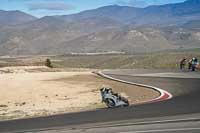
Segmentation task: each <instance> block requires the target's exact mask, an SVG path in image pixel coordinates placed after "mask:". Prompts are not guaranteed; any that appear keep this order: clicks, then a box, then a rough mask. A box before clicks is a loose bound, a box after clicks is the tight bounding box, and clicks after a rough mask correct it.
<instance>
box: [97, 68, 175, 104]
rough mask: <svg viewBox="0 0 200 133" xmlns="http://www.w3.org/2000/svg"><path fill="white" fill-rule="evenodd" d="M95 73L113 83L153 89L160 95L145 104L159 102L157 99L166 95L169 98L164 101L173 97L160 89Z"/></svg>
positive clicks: (100, 72)
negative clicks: (113, 81) (117, 82)
mask: <svg viewBox="0 0 200 133" xmlns="http://www.w3.org/2000/svg"><path fill="white" fill-rule="evenodd" d="M97 73H98V74H100V75H101V76H103V77H105V78H108V79H112V80H115V81H119V82H122V83H127V84H131V85H137V86H142V87H147V88H151V89H154V90H156V91H158V92H159V93H160V96H159V97H157V98H154V99H152V100H150V101H147V102H153V101H156V100H159V99H161V98H162V97H163V96H164V95H165V94H167V95H168V96H169V97H168V98H167V99H166V100H168V99H171V98H172V97H173V96H172V94H171V93H169V92H167V91H165V90H163V89H160V88H158V87H154V86H150V85H145V84H139V83H134V82H129V81H125V80H121V79H117V78H113V77H111V76H109V75H106V74H104V73H103V72H102V71H99V72H97ZM144 103H146V102H144Z"/></svg>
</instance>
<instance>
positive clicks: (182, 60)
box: [180, 58, 186, 70]
mask: <svg viewBox="0 0 200 133" xmlns="http://www.w3.org/2000/svg"><path fill="white" fill-rule="evenodd" d="M185 64H186V58H183V59H181V61H180V69H181V70H182V69H184V67H185Z"/></svg>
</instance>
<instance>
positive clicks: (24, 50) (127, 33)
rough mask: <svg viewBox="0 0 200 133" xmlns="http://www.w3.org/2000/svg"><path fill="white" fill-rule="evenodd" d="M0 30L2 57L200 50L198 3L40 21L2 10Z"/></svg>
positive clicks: (107, 9)
mask: <svg viewBox="0 0 200 133" xmlns="http://www.w3.org/2000/svg"><path fill="white" fill-rule="evenodd" d="M6 13H7V15H6ZM5 16H7V17H5ZM8 16H9V17H8ZM3 18H5V19H3ZM0 25H2V26H0V55H30V54H64V53H84V52H85V53H87V52H91V53H94V52H109V51H123V52H128V53H150V52H154V51H163V50H169V49H188V48H200V45H199V44H200V28H199V26H200V0H187V1H185V2H183V3H177V4H167V5H161V6H150V7H146V8H135V7H127V6H118V5H112V6H106V7H101V8H98V9H94V10H88V11H84V12H81V13H78V14H73V15H63V16H47V17H43V18H40V19H37V18H35V17H33V16H31V15H28V14H25V13H22V12H19V11H8V12H7V11H2V13H1V11H0Z"/></svg>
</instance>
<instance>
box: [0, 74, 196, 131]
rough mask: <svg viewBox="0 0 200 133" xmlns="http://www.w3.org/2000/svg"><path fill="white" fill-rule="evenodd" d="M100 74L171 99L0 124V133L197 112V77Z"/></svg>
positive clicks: (194, 75)
mask: <svg viewBox="0 0 200 133" xmlns="http://www.w3.org/2000/svg"><path fill="white" fill-rule="evenodd" d="M103 73H104V74H106V75H109V76H111V77H113V78H116V79H120V80H125V81H128V82H136V83H140V84H147V85H149V86H156V87H158V88H162V89H164V90H166V91H167V92H169V93H171V94H172V95H173V96H174V97H173V98H172V99H169V100H166V101H162V102H156V103H148V104H142V105H136V106H130V107H127V108H117V109H104V110H96V111H89V112H81V113H71V114H63V115H56V116H50V117H42V118H33V119H22V120H14V121H4V122H0V132H22V131H32V130H38V129H51V128H59V127H73V126H77V125H81V124H91V123H105V122H110V121H121V120H139V119H149V118H156V117H171V116H176V115H185V114H193V113H199V112H200V102H199V101H200V97H199V94H200V84H199V83H200V74H196V73H188V72H176V71H174V72H171V71H169V72H164V71H155V70H152V71H149V70H124V71H122V70H120V71H104V72H103ZM161 73H165V74H163V75H164V76H163V75H162V74H161ZM169 73H171V75H170V74H169ZM145 74H147V75H145ZM182 74H184V75H182ZM177 75H178V76H177Z"/></svg>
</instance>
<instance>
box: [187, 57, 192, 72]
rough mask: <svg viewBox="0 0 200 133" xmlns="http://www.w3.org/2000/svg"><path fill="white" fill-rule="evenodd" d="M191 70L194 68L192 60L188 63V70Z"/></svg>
mask: <svg viewBox="0 0 200 133" xmlns="http://www.w3.org/2000/svg"><path fill="white" fill-rule="evenodd" d="M191 68H192V59H190V60H189V62H188V70H191Z"/></svg>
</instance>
